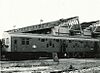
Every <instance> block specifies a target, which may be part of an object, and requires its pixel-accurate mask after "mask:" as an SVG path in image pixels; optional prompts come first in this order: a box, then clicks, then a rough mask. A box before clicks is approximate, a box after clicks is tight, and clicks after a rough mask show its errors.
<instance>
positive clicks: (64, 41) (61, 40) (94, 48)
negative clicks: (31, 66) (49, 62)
mask: <svg viewBox="0 0 100 73" xmlns="http://www.w3.org/2000/svg"><path fill="white" fill-rule="evenodd" d="M3 45H4V46H3V48H2V58H6V59H13V60H15V59H19V60H20V59H27V58H29V59H32V58H39V57H52V53H53V52H57V53H58V56H59V57H96V56H98V55H97V54H98V53H100V40H99V39H94V38H86V37H80V36H78V37H77V36H76V37H75V36H69V37H68V36H64V37H63V36H53V35H43V34H28V33H5V34H4V38H3Z"/></svg>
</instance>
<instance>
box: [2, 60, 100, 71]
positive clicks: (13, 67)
mask: <svg viewBox="0 0 100 73" xmlns="http://www.w3.org/2000/svg"><path fill="white" fill-rule="evenodd" d="M0 63H1V65H0V68H1V69H0V72H1V73H39V72H41V71H43V72H45V73H47V72H51V71H62V70H63V71H68V70H69V67H70V65H72V66H73V68H74V70H83V69H90V68H93V67H94V68H95V67H98V68H100V59H74V58H69V59H59V63H58V62H53V60H52V59H47V60H24V61H0ZM98 73H99V72H98Z"/></svg>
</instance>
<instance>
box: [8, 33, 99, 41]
mask: <svg viewBox="0 0 100 73" xmlns="http://www.w3.org/2000/svg"><path fill="white" fill-rule="evenodd" d="M9 35H10V36H11V37H24V38H47V39H62V40H79V41H100V40H99V39H94V38H87V37H80V36H57V35H56V36H55V35H50V34H49V35H47V34H29V33H10V34H9Z"/></svg>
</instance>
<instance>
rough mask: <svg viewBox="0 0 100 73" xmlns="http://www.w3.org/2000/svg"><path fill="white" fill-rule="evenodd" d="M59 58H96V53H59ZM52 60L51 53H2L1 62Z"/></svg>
mask: <svg viewBox="0 0 100 73" xmlns="http://www.w3.org/2000/svg"><path fill="white" fill-rule="evenodd" d="M57 55H58V58H96V57H97V56H98V55H95V53H94V52H58V53H57ZM40 58H46V59H47V58H52V53H51V52H49V53H48V52H2V53H1V60H27V59H28V60H29V59H30V60H33V59H40Z"/></svg>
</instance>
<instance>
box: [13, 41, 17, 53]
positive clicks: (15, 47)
mask: <svg viewBox="0 0 100 73" xmlns="http://www.w3.org/2000/svg"><path fill="white" fill-rule="evenodd" d="M16 51H17V40H16V39H15V40H14V52H16Z"/></svg>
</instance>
